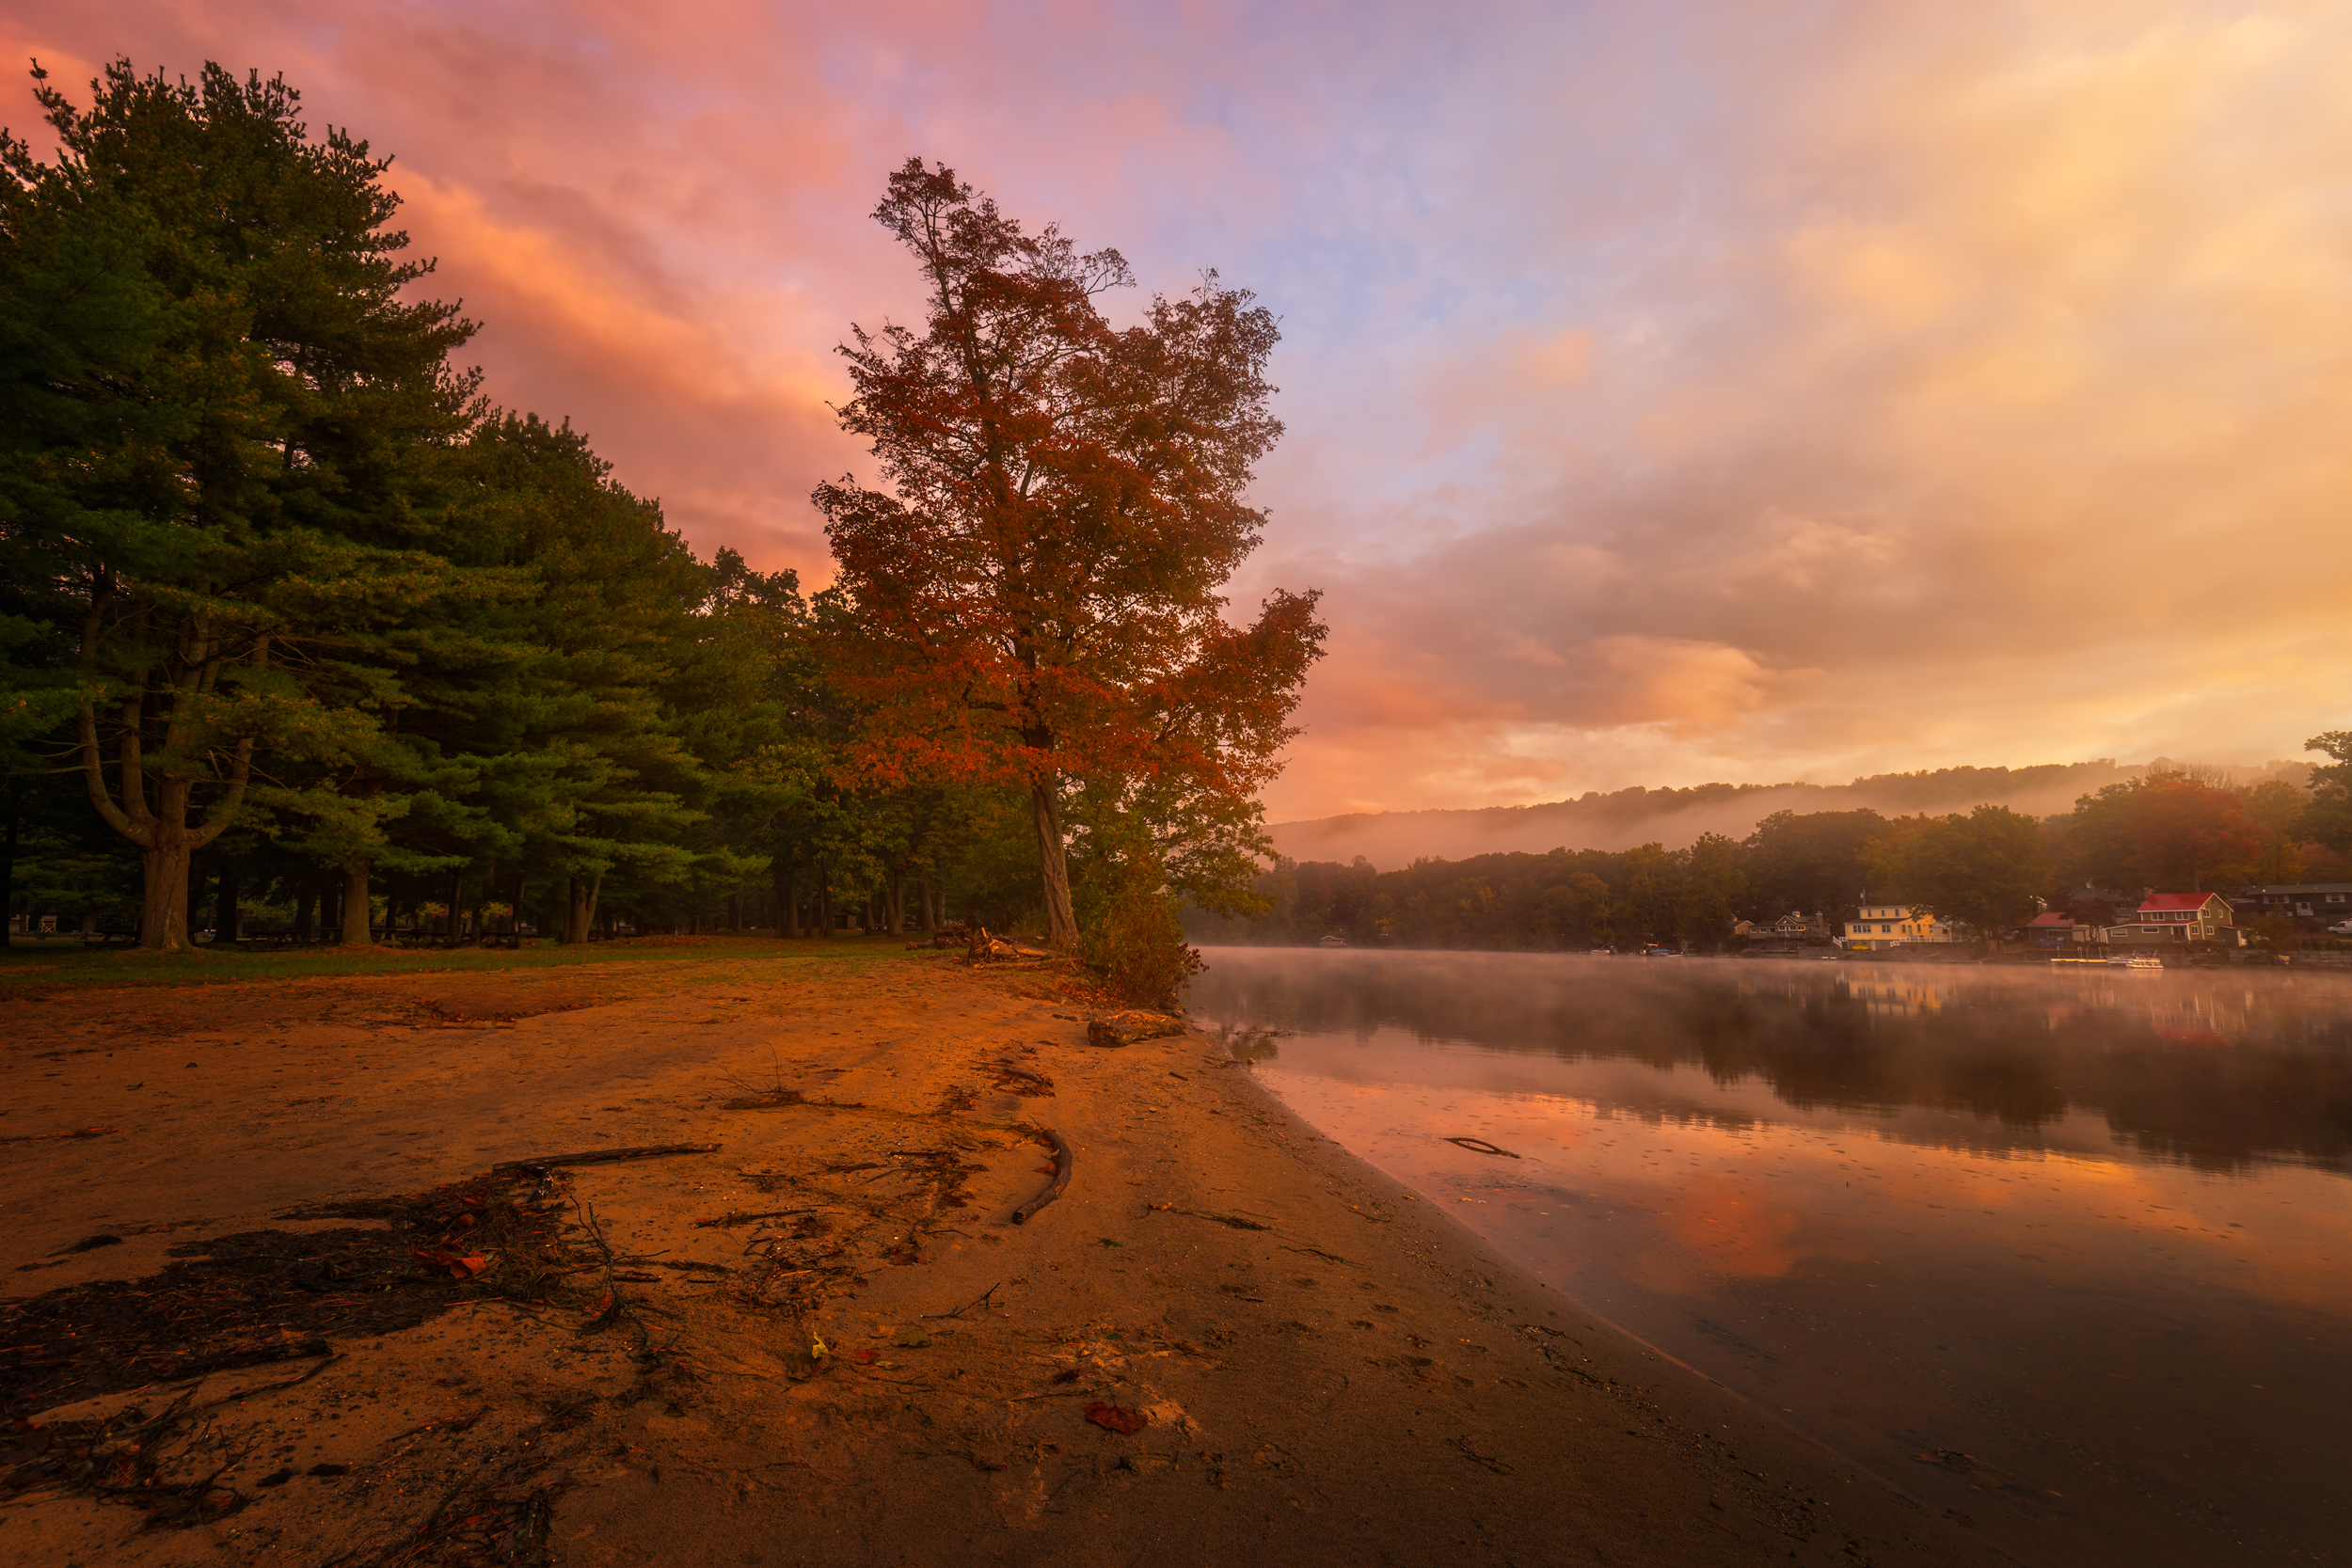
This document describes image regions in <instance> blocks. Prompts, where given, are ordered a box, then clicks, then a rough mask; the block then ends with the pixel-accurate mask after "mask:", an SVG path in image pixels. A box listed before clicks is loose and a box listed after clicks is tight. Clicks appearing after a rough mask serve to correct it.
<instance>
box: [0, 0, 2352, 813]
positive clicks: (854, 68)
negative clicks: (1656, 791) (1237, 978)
mask: <svg viewBox="0 0 2352 1568" xmlns="http://www.w3.org/2000/svg"><path fill="white" fill-rule="evenodd" d="M0 50H12V51H13V52H14V53H15V54H16V55H18V56H20V57H21V56H25V55H40V57H41V58H42V59H43V61H44V63H45V64H47V65H48V66H49V67H50V68H51V69H52V71H54V72H55V73H56V78H57V79H58V80H60V81H62V82H64V83H67V84H69V85H73V84H76V83H78V81H79V80H80V79H81V78H83V77H86V76H87V74H88V73H89V72H90V71H92V70H93V69H95V67H96V66H97V64H98V63H99V62H101V61H103V60H104V59H105V58H107V57H109V56H111V55H115V54H118V53H122V54H128V55H132V56H133V57H134V58H135V59H136V60H137V61H138V62H140V63H141V64H143V65H150V64H160V65H163V66H165V67H167V68H168V69H172V70H179V71H194V69H195V68H196V67H197V66H198V65H199V63H200V62H201V61H202V60H203V59H205V58H207V57H213V58H218V59H220V60H222V61H223V62H224V63H227V64H229V65H230V66H232V67H235V68H238V69H242V68H244V67H246V66H247V65H255V66H260V67H262V69H264V70H265V71H268V70H277V69H282V70H284V71H286V73H287V74H288V76H289V78H290V79H292V80H294V82H296V83H297V85H299V86H301V87H303V88H304V90H305V92H306V94H307V100H308V105H309V108H310V115H311V118H312V120H313V122H314V123H326V122H332V123H335V124H348V125H351V126H353V127H354V128H356V129H357V130H358V131H359V132H360V133H361V134H363V135H367V136H369V137H370V138H371V139H372V140H373V143H374V144H375V146H376V148H377V150H379V151H387V152H390V153H393V154H396V156H397V159H398V161H397V162H396V163H395V165H394V173H393V179H394V182H395V183H396V184H397V186H398V188H399V189H400V190H401V191H402V192H403V194H404V195H405V197H406V198H407V202H408V205H407V208H406V211H405V218H404V221H405V222H406V224H407V225H408V227H409V228H410V229H411V230H412V231H413V232H414V234H415V236H416V238H417V240H418V243H419V245H420V246H421V248H422V249H424V250H426V251H427V252H430V253H433V254H437V256H438V257H439V258H440V271H439V272H438V274H437V277H436V278H435V279H434V286H435V287H436V288H437V290H438V291H439V292H441V293H444V294H447V295H451V296H462V297H463V298H464V299H465V300H466V301H467V305H468V309H469V312H470V313H472V314H474V315H476V316H477V317H479V318H480V319H482V320H483V321H484V322H485V324H486V325H485V332H484V333H483V335H482V337H481V338H480V339H479V340H478V341H477V344H476V347H475V354H476V356H477V357H478V358H479V360H480V362H481V363H482V364H483V366H484V367H485V371H486V372H487V373H488V386H489V389H490V391H491V393H492V395H493V396H494V397H496V398H498V399H499V400H500V401H501V402H502V403H505V404H509V405H512V406H517V407H527V408H531V409H533V410H536V411H538V412H541V413H543V414H546V415H548V416H549V417H551V418H564V417H567V416H568V417H570V418H571V419H572V420H574V422H575V423H577V424H578V425H580V427H581V428H583V429H585V430H587V431H588V432H589V433H590V434H591V435H592V436H593V437H594V438H595V439H596V443H597V445H598V448H599V450H601V451H604V452H606V453H607V454H608V455H609V456H611V457H612V459H613V460H614V461H615V463H616V465H617V472H618V476H619V477H620V478H621V479H622V481H623V482H624V483H628V484H630V485H631V486H632V487H633V488H636V489H638V490H639V491H641V492H643V493H646V494H649V495H654V496H658V497H660V499H662V500H663V502H664V505H665V507H666V508H667V511H668V515H669V516H670V517H671V519H672V520H673V522H674V523H675V524H676V525H677V526H679V527H680V528H682V529H683V530H684V531H685V532H686V533H687V535H688V536H689V537H690V538H691V539H692V540H693V541H694V542H695V543H696V544H697V545H698V546H700V547H702V548H704V549H705V550H708V549H710V548H713V547H715V546H719V545H722V544H726V545H733V546H737V547H739V548H741V549H743V550H744V551H745V552H746V553H747V554H748V555H750V556H751V557H752V559H753V560H754V561H755V562H756V563H759V564H761V565H765V566H787V565H789V566H794V567H797V568H799V569H800V570H801V571H802V572H803V574H804V575H805V576H807V577H808V578H811V579H812V580H822V579H823V578H825V576H826V575H827V572H826V565H825V557H824V553H823V546H822V539H821V534H820V532H819V530H818V518H817V517H816V515H815V514H814V513H813V512H812V510H811V509H810V508H809V506H808V504H807V500H806V497H807V493H808V490H809V488H810V487H811V485H813V484H814V483H817V482H818V480H821V479H824V478H827V477H830V476H832V475H834V474H837V473H839V472H840V471H842V470H843V469H844V468H846V467H852V466H855V465H857V464H859V463H860V461H861V454H860V453H859V452H858V451H857V450H856V449H855V448H854V446H853V445H852V444H851V443H850V442H848V441H846V440H845V439H844V438H843V437H842V436H840V435H839V434H838V432H837V431H836V430H835V429H834V424H833V420H832V416H831V413H830V410H829V409H828V407H827V404H828V403H829V402H832V401H837V400H838V399H839V398H840V397H841V396H842V395H843V393H844V389H845V387H844V382H843V378H842V375H841V372H840V367H839V363H838V361H837V360H836V359H835V358H834V356H833V354H832V350H833V347H834V344H835V343H837V342H838V341H840V339H841V338H842V337H843V336H844V334H845V332H846V330H847V327H848V325H849V324H850V322H851V321H864V322H874V321H878V320H880V319H881V318H882V317H884V316H887V315H895V316H898V317H900V318H904V317H906V316H908V315H909V314H911V313H912V312H913V311H914V310H915V309H917V308H918V307H919V298H918V294H917V291H916V289H915V286H914V278H913V277H912V275H911V273H910V272H909V270H908V268H907V267H906V266H905V265H904V263H903V260H902V258H900V257H898V255H897V254H896V253H895V252H894V250H893V249H892V247H891V245H890V244H889V242H888V240H887V237H886V236H885V235H883V234H882V232H881V231H880V230H878V229H877V228H875V226H873V225H872V224H871V223H870V222H868V221H867V220H866V216H865V214H866V212H867V210H868V209H869V208H870V207H871V205H872V202H873V200H874V198H875V194H876V193H877V191H878V190H879V187H880V184H881V181H882V176H883V175H884V173H885V172H886V171H887V170H888V169H889V168H890V167H891V166H895V165H896V164H897V163H898V162H899V161H901V160H902V159H903V158H904V157H906V156H907V155H908V154H909V153H911V152H918V151H919V152H923V153H926V154H930V155H932V156H937V157H941V158H944V159H946V160H947V161H949V162H951V163H953V164H954V165H956V166H957V167H958V168H959V169H961V171H963V172H964V173H966V174H967V175H968V176H969V177H971V178H973V179H975V180H976V181H977V182H980V183H981V184H982V185H983V186H985V187H987V188H989V189H991V190H992V191H993V192H995V193H996V194H997V195H998V196H999V197H1000V198H1003V199H1004V200H1005V202H1006V204H1007V205H1008V207H1009V209H1010V210H1012V211H1014V212H1016V213H1019V214H1023V215H1024V216H1025V217H1029V218H1031V219H1032V220H1033V221H1044V220H1049V219H1054V220H1059V221H1060V222H1061V223H1062V224H1063V225H1064V227H1065V228H1066V229H1067V230H1069V231H1070V232H1071V233H1072V234H1073V236H1074V237H1076V238H1077V239H1078V240H1079V241H1080V242H1081V243H1082V244H1086V245H1103V244H1111V245H1119V246H1120V248H1121V249H1122V250H1124V251H1125V252H1126V253H1127V254H1128V256H1129V258H1130V260H1131V261H1134V262H1135V264H1136V269H1137V271H1138V273H1139V274H1140V275H1141V276H1142V277H1144V279H1145V281H1146V284H1147V286H1148V287H1149V288H1157V289H1162V290H1168V291H1177V290H1182V289H1184V288H1185V287H1187V286H1188V285H1189V284H1190V282H1191V281H1192V278H1193V277H1194V276H1195V274H1196V273H1197V272H1198V270H1199V269H1200V268H1203V267H1209V266H1215V267H1216V268H1218V269H1220V270H1221V272H1222V274H1223V275H1224V277H1226V278H1227V280H1228V281H1230V282H1232V283H1236V284H1239V285H1242V286H1244V287H1248V288H1251V289H1253V290H1255V291H1257V292H1258V293H1259V294H1260V295H1261V297H1262V298H1263V299H1264V300H1265V302H1266V303H1267V304H1268V305H1269V306H1270V307H1271V308H1272V309H1275V310H1276V311H1277V312H1278V314H1279V315H1280V317H1281V318H1282V322H1283V329H1284V334H1285V339H1284V344H1283V347H1282V350H1281V352H1280V354H1279V356H1278V360H1277V363H1276V366H1275V377H1276V379H1277V381H1278V382H1279V383H1280V385H1281V386H1282V388H1283V393H1282V396H1281V398H1280V400H1279V410H1280V412H1281V415H1282V417H1283V418H1284V420H1286V421H1287V423H1288V425H1289V431H1290V433H1289V436H1288V438H1287V439H1286V441H1285V442H1284V444H1283V445H1282V446H1281V447H1280V448H1279V449H1278V451H1277V452H1276V454H1275V455H1274V457H1273V458H1272V460H1271V461H1270V462H1269V463H1268V464H1267V465H1266V467H1265V468H1264V471H1263V478H1262V481H1261V483H1260V486H1259V493H1260V497H1261V499H1263V501H1264V502H1265V503H1266V504H1267V505H1268V506H1269V507H1270V509H1271V511H1272V514H1273V519H1274V521H1273V525H1272V528H1271V529H1270V531H1269V534H1268V539H1267V544H1266V546H1265V549H1264V550H1263V552H1262V554H1261V556H1260V558H1259V559H1258V560H1257V561H1256V562H1253V564H1252V566H1251V567H1250V568H1249V572H1248V578H1247V580H1245V581H1244V582H1242V583H1240V584H1238V585H1237V593H1236V601H1237V603H1238V604H1240V605H1244V606H1246V605H1248V604H1249V603H1252V602H1254V600H1255V598H1256V597H1257V595H1258V594H1261V593H1262V592H1263V590H1264V589H1266V588H1268V587H1270V586H1273V585H1276V584H1280V585H1283V586H1289V587H1294V588H1296V587H1305V586H1319V587H1322V588H1324V589H1326V590H1327V594H1328V596H1327V599H1326V601H1325V602H1326V607H1327V611H1328V614H1329V618H1330V620H1331V623H1332V626H1333V637H1332V641H1331V652H1330V657H1329V658H1328V659H1327V661H1326V662H1325V664H1324V665H1323V666H1322V667H1321V668H1320V669H1319V670H1318V672H1317V673H1316V675H1315V677H1314V680H1313V682H1312V684H1311V688H1310V691H1309V695H1308V699H1307V702H1306V704H1305V706H1304V708H1303V709H1302V718H1303V720H1304V721H1305V722H1306V724H1307V732H1306V734H1305V736H1303V737H1302V739H1301V740H1300V742H1299V743H1298V745H1297V747H1296V749H1295V760H1294V764H1293V767H1292V768H1291V771H1290V773H1289V774H1288V775H1287V776H1286V778H1285V779H1284V780H1283V781H1282V782H1281V783H1280V784H1279V785H1278V786H1277V787H1276V789H1275V790H1274V792H1273V793H1272V794H1271V795H1270V797H1269V804H1270V806H1271V808H1272V811H1273V814H1274V815H1275V816H1277V817H1282V816H1312V815H1320V814H1323V813H1327V812H1331V811H1339V810H1347V809H1357V808H1375V807H1418V806H1431V805H1478V804H1488V803H1508V802H1517V801H1525V800H1543V799H1554V798H1557V797H1559V796H1561V795H1563V794H1568V793H1575V792H1580V791H1581V790H1583V789H1587V788H1612V787H1616V786H1619V785H1622V784H1629V783H1652V784H1688V783H1692V782H1696V781H1698V780H1701V779H1706V778H1731V779H1743V780H1751V781H1763V780H1772V779H1782V778H1794V777H1804V778H1815V779H1831V780H1835V779H1842V778H1845V777H1850V776H1851V775H1853V774H1855V773H1860V772H1872V771H1880V770H1885V769H1893V768H1919V767H1932V766H1937V765H1941V764H1948V763H1959V762H1969V763H2012V764H2014V763H2026V762H2035V761H2044V760H2068V759H2073V758H2077V757H2090V756H2100V755H2109V756H2120V757H2126V758H2144V757H2146V756H2148V755H2151V754H2154V753H2157V752H2163V753H2168V754H2170V755H2174V756H2195V757H2211V758H2216V759H2219V760H2244V761H2256V760H2261V759H2264V758H2267V757H2272V756H2288V755H2294V754H2296V752H2297V751H2298V749H2299V745H2300V741H2301V739H2302V737H2303V736H2307V735H2309V734H2311V733H2313V732H2314V731H2316V730H2318V729H2322V728H2328V727H2331V726H2335V725H2340V724H2341V723H2343V722H2344V721H2345V720H2346V717H2347V716H2346V715H2345V713H2344V710H2343V698H2342V696H2341V693H2340V689H2339V687H2340V682H2339V681H2338V679H2337V678H2336V675H2335V673H2334V672H2335V671H2336V669H2337V668H2338V667H2339V664H2340V656H2339V653H2338V649H2339V646H2340V641H2341V632H2340V625H2339V623H2340V621H2341V615H2342V606H2343V605H2344V602H2345V601H2346V594H2347V590H2352V532H2347V531H2345V530H2344V528H2343V527H2342V526H2341V519H2342V518H2343V517H2344V515H2346V512H2347V510H2348V509H2352V459H2348V458H2347V457H2346V456H2345V455H2344V451H2345V449H2344V443H2343V440H2342V433H2343V432H2344V430H2345V429H2347V428H2352V316H2347V313H2346V312H2345V311H2344V309H2343V308H2342V300H2343V296H2344V260H2343V259H2344V257H2345V256H2346V255H2352V206H2347V205H2346V204H2344V202H2343V201H2341V200H2340V199H2339V198H2338V195H2337V193H2338V191H2339V189H2340V187H2341V180H2342V176H2341V170H2342V169H2343V168H2344V166H2346V164H2347V162H2352V100H2347V99H2346V97H2345V95H2344V93H2343V92H2342V91H2341V82H2342V80H2343V77H2344V71H2345V68H2346V67H2347V66H2352V5H2346V4H2317V3H2315V4H2307V5H2292V4H2290V5H2279V6H2269V7H2264V8H2245V7H2239V6H2229V5H2222V4H2218V3H2204V0H2102V3H2098V4H2091V5H2083V6H2066V7H2051V6H2037V5H2027V4H2025V3H2024V0H2014V3H2009V4H2001V3H1995V4H1991V5H1985V6H1973V7H1955V6H1949V5H1941V4H1929V3H1926V0H1910V3H1896V4H1889V5H1878V6H1868V7H1863V6H1844V5H1833V6H1826V7H1818V8H1805V9H1804V10H1802V11H1799V12H1790V11H1788V10H1787V9H1785V8H1755V7H1749V6H1740V5H1734V4H1731V3H1730V0H1683V3H1680V4H1677V5H1673V6H1668V7H1654V6H1651V7H1636V6H1631V5H1625V4H1590V5H1584V6H1577V7H1559V6H1534V5H1527V6H1518V5H1512V4H1502V3H1496V4H1488V5H1484V6H1479V7H1472V8H1448V9H1447V10H1445V11H1444V12H1442V13H1438V12H1433V11H1431V10H1430V9H1429V8H1411V7H1402V6H1392V7H1386V8H1383V7H1377V6H1375V7H1373V8H1360V7H1358V8H1345V9H1344V11H1342V10H1339V9H1337V8H1319V7H1316V6H1312V5H1308V6H1300V7H1295V8H1282V9H1281V10H1279V11H1278V12H1268V11H1264V10H1263V9H1253V8H1242V7H1238V6H1224V5H1205V6H1197V7H1185V8H1162V7H1144V6H1140V5H1136V6H1120V5H1105V6H1101V7H1095V8H1084V9H1075V10H1073V9H1060V10H1052V11H1039V10H1029V9H1022V8H1010V7H946V6H936V5H922V4H902V5H897V6H888V5H885V6H877V7H869V8H855V9H853V10H852V9H843V8H818V7H815V6H808V5H799V4H766V5H755V4H748V3H745V4H734V5H724V6H715V7H697V8H691V10H689V11H685V12H662V13H656V12H652V11H647V10H644V8H627V7H620V6H615V5H587V4H572V5H556V4H537V5H528V4H521V5H513V6H502V7H491V8H485V7H471V8H468V7H459V6H456V5H454V4H447V3H438V4H420V5H413V6H409V7H405V8H377V9H373V10H371V9H364V8H349V7H340V6H330V5H326V4H325V3H323V0H311V3H310V4H301V3H295V4H273V5H270V6H262V5H260V4H258V3H257V0H214V3H201V0H199V3H195V4H176V5H169V6H166V5H163V4H159V3H154V0H146V3H140V0H112V3H109V0H76V3H74V4H72V5H67V4H64V3H63V0H33V3H30V4H26V5H21V6H19V7H16V8H12V9H11V11H10V13H9V15H8V16H7V17H5V18H0ZM19 102H20V103H22V102H23V101H21V100H20V101H19ZM28 119H29V116H28V115H27V114H25V113H24V112H22V111H20V110H10V111H9V112H8V113H6V114H0V120H5V121H6V122H8V123H9V124H11V125H14V126H16V127H18V128H20V129H22V128H24V126H25V125H26V122H27V120H28ZM1137 303H1139V301H1137V300H1128V301H1125V302H1119V303H1116V304H1115V308H1116V309H1121V310H1128V309H1134V308H1135V306H1136V304H1137Z"/></svg>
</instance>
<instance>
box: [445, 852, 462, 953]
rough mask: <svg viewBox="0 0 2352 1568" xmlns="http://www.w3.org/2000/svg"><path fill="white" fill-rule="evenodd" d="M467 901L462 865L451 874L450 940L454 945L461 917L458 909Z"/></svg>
mask: <svg viewBox="0 0 2352 1568" xmlns="http://www.w3.org/2000/svg"><path fill="white" fill-rule="evenodd" d="M465 903H466V873H465V869H464V867H462V866H461V867H459V868H458V869H457V870H455V871H453V872H451V873H450V874H449V940H450V942H451V945H453V946H454V945H455V944H456V942H457V927H458V925H459V922H460V919H461V917H460V915H459V913H458V911H460V910H461V909H463V908H464V907H465Z"/></svg>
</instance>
